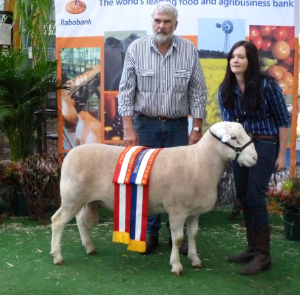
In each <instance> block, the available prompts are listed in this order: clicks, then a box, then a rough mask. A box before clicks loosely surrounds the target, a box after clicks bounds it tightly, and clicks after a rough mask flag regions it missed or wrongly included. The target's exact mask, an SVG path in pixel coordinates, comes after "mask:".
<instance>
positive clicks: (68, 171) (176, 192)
mask: <svg viewBox="0 0 300 295" xmlns="http://www.w3.org/2000/svg"><path fill="white" fill-rule="evenodd" d="M210 130H211V132H210V131H207V132H206V133H205V134H204V135H203V138H202V139H201V140H200V141H199V142H198V143H196V144H194V145H190V146H182V147H174V148H165V149H163V150H161V151H160V152H159V153H158V155H157V156H156V160H155V161H154V165H153V168H152V172H151V174H150V179H149V207H148V214H149V215H152V214H158V213H163V212H167V213H168V214H169V222H170V229H171V236H172V241H173V245H172V252H171V258H170V264H171V266H172V270H171V272H172V273H173V274H175V275H181V274H182V272H183V268H182V265H181V263H180V259H179V246H180V244H181V241H182V239H183V226H184V222H185V220H186V221H187V232H188V243H189V248H188V257H189V259H191V261H192V266H193V267H194V268H201V267H202V264H201V260H200V259H199V257H198V255H197V250H196V235H197V232H198V217H199V214H202V213H205V212H207V211H209V210H211V209H212V208H213V207H214V204H215V202H216V197H217V184H218V181H219V179H220V177H221V174H222V172H223V170H224V167H225V163H226V162H227V161H230V160H233V159H235V158H236V157H237V156H238V155H239V156H238V158H237V160H238V162H239V163H240V165H245V166H247V167H250V166H252V165H255V164H256V161H257V154H256V151H255V148H254V145H253V143H251V139H250V137H249V136H248V135H247V134H246V132H245V130H244V129H243V127H242V125H240V124H239V123H230V122H219V123H216V124H214V125H213V126H211V127H210ZM236 148H237V149H236ZM123 150H124V147H121V146H111V145H105V144H86V145H81V146H78V147H76V148H74V149H72V150H71V151H70V152H69V153H68V155H67V157H66V158H65V160H64V162H63V165H62V170H61V182H60V190H61V198H62V202H61V207H60V208H59V210H58V211H57V212H56V213H55V214H54V215H53V217H52V242H51V255H52V256H53V258H54V264H63V263H64V262H63V257H62V255H61V238H62V232H63V229H64V227H65V225H66V224H67V223H68V222H69V221H70V220H71V219H72V218H73V217H74V216H75V215H76V220H77V225H78V229H79V232H80V236H81V239H82V244H83V246H84V247H85V249H86V252H87V254H90V255H91V254H95V253H96V250H95V247H94V245H93V243H92V241H91V237H90V235H89V230H88V229H89V227H90V226H92V225H95V224H97V223H98V219H99V218H98V217H99V216H98V206H99V205H102V206H104V207H106V208H108V209H109V210H112V211H113V209H114V184H113V183H112V179H113V175H114V172H115V167H116V163H117V161H118V158H119V156H120V153H121V152H122V151H123Z"/></svg>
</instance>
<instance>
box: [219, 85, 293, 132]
mask: <svg viewBox="0 0 300 295" xmlns="http://www.w3.org/2000/svg"><path fill="white" fill-rule="evenodd" d="M276 90H277V91H276ZM261 91H262V97H263V102H262V106H261V108H260V109H259V110H257V111H247V110H243V109H242V108H241V98H242V92H241V90H240V88H239V87H238V86H237V85H235V87H234V106H235V107H234V109H233V110H228V109H225V108H224V106H223V104H222V99H221V91H220V89H219V95H218V97H219V105H220V109H221V115H222V119H223V121H231V122H239V123H241V124H242V125H243V127H244V129H245V130H246V132H248V133H252V134H259V135H262V134H263V135H277V134H278V133H279V127H290V126H291V122H290V116H289V113H288V110H287V107H286V104H285V99H284V96H283V94H282V89H281V88H280V86H278V85H277V84H276V89H275V90H274V87H273V88H272V86H271V83H270V81H269V80H267V79H264V80H263V81H262V86H261Z"/></svg>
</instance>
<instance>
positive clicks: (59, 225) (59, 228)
mask: <svg viewBox="0 0 300 295" xmlns="http://www.w3.org/2000/svg"><path fill="white" fill-rule="evenodd" d="M77 211H78V208H74V207H67V206H66V205H64V204H62V205H61V207H60V208H59V209H58V210H57V212H56V213H55V214H54V215H53V216H52V217H51V221H52V225H51V228H52V239H51V252H50V254H51V255H52V257H53V258H54V264H57V265H61V264H64V260H63V257H62V255H61V239H62V233H63V230H64V228H65V226H66V224H67V223H68V222H69V221H70V220H71V219H72V218H73V217H74V216H75V214H76V213H77Z"/></svg>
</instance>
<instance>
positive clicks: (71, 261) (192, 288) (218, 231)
mask: <svg viewBox="0 0 300 295" xmlns="http://www.w3.org/2000/svg"><path fill="white" fill-rule="evenodd" d="M51 214H52V213H51ZM100 214H101V217H100V223H99V225H97V226H96V227H94V228H93V229H92V230H91V235H92V237H93V241H94V243H95V246H96V248H97V250H98V255H96V256H87V255H86V254H85V251H84V249H83V248H82V246H81V241H80V237H79V233H78V230H77V226H76V225H75V223H74V221H73V222H71V223H70V224H69V225H68V226H67V227H66V229H65V231H64V235H63V246H62V254H63V256H64V260H65V263H66V264H65V265H63V266H55V265H54V264H53V260H52V257H50V255H49V252H50V240H51V228H50V226H43V225H41V223H40V222H38V221H31V220H29V219H28V218H24V217H23V218H9V217H1V219H2V221H4V223H3V224H2V225H1V226H0V251H1V252H0V254H1V255H0V257H1V259H0V294H1V295H4V294H5V295H6V294H11V295H30V294H33V295H40V294H42V295H46V294H55V295H60V294H63V295H68V294H72V295H73V294H74V295H77V294H80V295H81V294H83V295H89V294H93V295H96V294H104V295H106V294H107V295H117V294H122V295H129V294H130V295H135V294H137V295H141V294H146V295H148V294H149V295H155V294H157V295H168V294H170V295H171V294H172V295H174V294H175V295H176V294H180V295H181V294H201V295H219V294H220V295H232V294H235V295H248V294H249V295H256V294H272V295H273V294H274V295H295V294H299V291H300V242H293V241H289V240H286V239H285V236H284V232H283V226H282V220H281V219H280V217H279V216H278V215H272V216H270V218H271V223H272V226H273V227H272V237H271V245H272V257H273V265H272V267H271V269H270V270H269V271H266V272H263V273H261V274H259V275H257V276H241V275H239V274H238V271H239V269H240V267H241V266H240V265H234V264H230V263H228V262H226V261H225V257H226V256H227V255H229V254H232V253H236V252H238V251H240V250H243V249H244V245H245V229H244V228H243V227H242V226H241V221H242V216H241V215H240V216H238V217H237V218H236V219H235V220H229V219H228V212H224V211H217V210H214V211H212V212H210V213H207V214H205V215H202V216H200V220H199V234H198V238H197V247H198V253H199V254H200V259H201V260H202V263H203V268H202V269H200V270H194V269H193V268H192V266H191V264H190V261H189V260H188V258H187V257H186V256H181V263H182V265H183V268H184V275H183V276H181V277H175V276H173V275H171V272H170V270H171V267H170V266H169V258H170V248H169V246H168V231H167V229H166V227H165V226H163V228H162V229H161V237H160V246H159V248H158V249H157V250H156V252H154V253H153V254H150V255H140V254H138V253H135V252H131V251H127V250H126V246H125V245H122V244H116V243H112V242H111V236H112V230H113V216H112V213H110V212H108V211H106V210H104V209H102V208H101V209H100ZM49 218H50V215H49ZM163 220H164V221H165V220H166V216H165V215H164V216H163Z"/></svg>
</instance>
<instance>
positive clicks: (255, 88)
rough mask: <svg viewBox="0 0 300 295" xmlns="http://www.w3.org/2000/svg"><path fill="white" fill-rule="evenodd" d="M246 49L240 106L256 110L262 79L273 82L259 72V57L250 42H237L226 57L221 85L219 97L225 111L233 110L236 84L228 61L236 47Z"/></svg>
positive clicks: (259, 100)
mask: <svg viewBox="0 0 300 295" xmlns="http://www.w3.org/2000/svg"><path fill="white" fill-rule="evenodd" d="M240 46H243V47H244V48H245V49H246V57H247V59H248V67H247V69H246V71H245V73H244V78H245V91H244V93H243V95H242V100H241V105H242V108H243V109H247V110H251V111H254V110H257V109H259V108H260V107H261V104H262V94H261V82H262V80H263V79H264V78H267V79H271V80H273V79H272V78H271V77H270V76H269V75H266V74H263V73H262V72H261V70H260V64H259V55H258V50H257V48H256V46H255V45H254V44H253V43H252V42H250V41H239V42H237V43H235V44H234V45H233V47H232V48H231V50H230V52H229V53H228V57H227V68H226V74H225V78H224V80H223V82H222V83H221V85H220V87H221V96H222V100H223V105H224V107H225V108H227V109H233V108H234V100H233V88H234V85H235V84H236V78H235V74H234V73H233V72H232V71H231V69H230V60H231V58H232V54H233V52H234V50H235V49H236V48H237V47H240Z"/></svg>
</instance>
